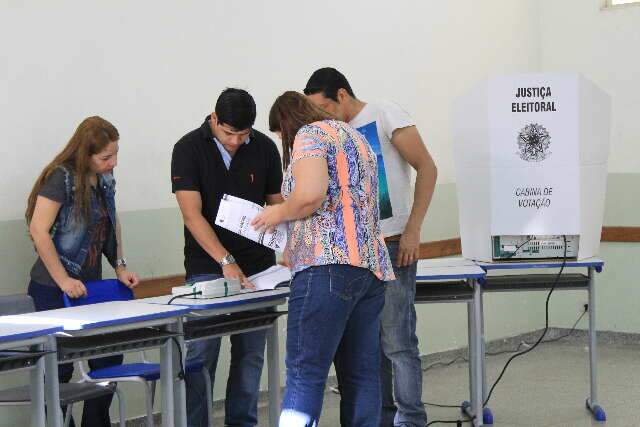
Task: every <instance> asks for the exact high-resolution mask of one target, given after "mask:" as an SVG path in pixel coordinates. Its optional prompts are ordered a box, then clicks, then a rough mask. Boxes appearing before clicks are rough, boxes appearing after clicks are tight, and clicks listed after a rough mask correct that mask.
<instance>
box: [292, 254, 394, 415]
mask: <svg viewBox="0 0 640 427" xmlns="http://www.w3.org/2000/svg"><path fill="white" fill-rule="evenodd" d="M383 304H384V285H383V283H382V282H381V281H380V280H378V279H377V278H376V277H375V276H374V275H373V273H371V272H370V271H369V270H366V269H363V268H358V267H353V266H350V265H326V266H315V267H310V268H307V269H305V270H303V271H301V272H299V273H297V274H296V275H295V276H294V278H293V280H292V282H291V294H290V295H289V316H288V318H287V356H286V366H287V381H286V391H285V394H284V399H283V403H282V413H281V414H280V427H298V426H300V427H302V426H315V425H316V424H317V423H318V419H319V418H320V412H321V410H322V400H323V397H324V388H325V383H326V380H327V375H328V373H329V368H330V367H331V362H334V364H335V367H336V373H337V375H338V378H339V383H340V393H341V400H340V423H341V424H342V425H345V426H355V427H378V423H379V420H380V380H379V378H380V377H379V375H380V372H379V371H380V312H381V310H382V306H383Z"/></svg>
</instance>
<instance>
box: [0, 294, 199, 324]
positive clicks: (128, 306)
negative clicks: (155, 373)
mask: <svg viewBox="0 0 640 427" xmlns="http://www.w3.org/2000/svg"><path fill="white" fill-rule="evenodd" d="M188 311H189V310H188V309H186V308H185V307H182V306H167V305H165V306H161V305H152V304H143V303H139V302H138V301H111V302H102V303H98V304H90V305H81V306H77V307H67V308H60V309H56V310H47V311H38V312H34V313H26V314H18V315H14V316H5V317H4V318H3V320H6V321H9V322H12V323H18V324H33V325H35V324H40V325H42V324H46V325H49V326H52V327H53V326H58V327H61V328H62V330H64V331H77V330H85V329H96V328H103V327H108V326H115V325H123V324H128V323H136V322H144V321H149V320H157V319H166V318H171V317H178V316H181V315H183V314H186V313H188Z"/></svg>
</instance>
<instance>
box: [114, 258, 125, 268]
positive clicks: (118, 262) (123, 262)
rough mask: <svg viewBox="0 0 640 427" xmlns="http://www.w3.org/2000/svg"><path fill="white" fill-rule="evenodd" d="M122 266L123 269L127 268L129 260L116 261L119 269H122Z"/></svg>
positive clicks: (119, 259) (120, 259)
mask: <svg viewBox="0 0 640 427" xmlns="http://www.w3.org/2000/svg"><path fill="white" fill-rule="evenodd" d="M120 266H122V267H124V268H127V260H126V259H124V258H118V259H117V260H116V268H118V267H120Z"/></svg>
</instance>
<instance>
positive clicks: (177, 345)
mask: <svg viewBox="0 0 640 427" xmlns="http://www.w3.org/2000/svg"><path fill="white" fill-rule="evenodd" d="M171 340H172V341H173V342H174V343H175V345H176V347H178V356H180V372H178V378H179V379H180V380H184V377H185V372H184V364H183V362H182V360H183V359H182V347H181V346H180V343H179V342H178V340H177V339H176V337H171Z"/></svg>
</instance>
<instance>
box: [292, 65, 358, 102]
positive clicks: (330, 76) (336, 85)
mask: <svg viewBox="0 0 640 427" xmlns="http://www.w3.org/2000/svg"><path fill="white" fill-rule="evenodd" d="M338 89H344V90H346V91H347V93H348V94H349V95H350V96H351V97H353V98H355V97H356V96H355V95H354V94H353V90H352V89H351V85H350V84H349V81H347V78H346V77H345V76H344V74H342V73H341V72H340V71H338V70H336V69H335V68H331V67H325V68H320V69H319V70H316V71H314V72H313V74H311V77H309V81H308V82H307V86H306V87H305V88H304V94H305V95H314V94H316V93H322V95H324V97H325V98H329V99H333V100H334V101H338Z"/></svg>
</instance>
